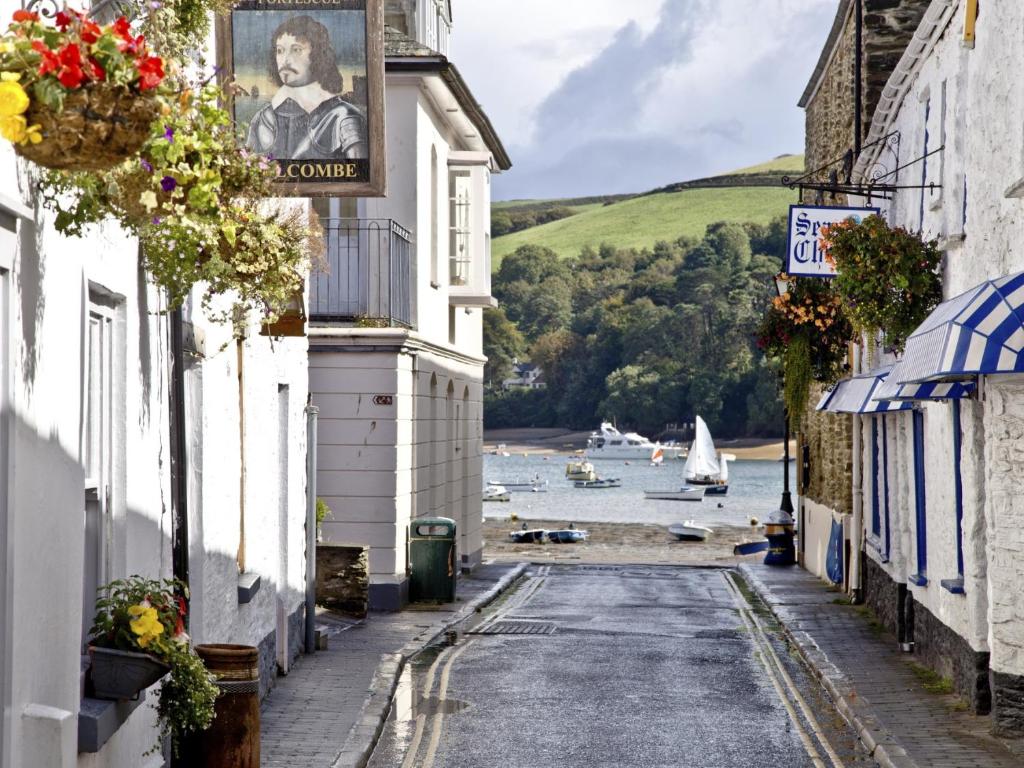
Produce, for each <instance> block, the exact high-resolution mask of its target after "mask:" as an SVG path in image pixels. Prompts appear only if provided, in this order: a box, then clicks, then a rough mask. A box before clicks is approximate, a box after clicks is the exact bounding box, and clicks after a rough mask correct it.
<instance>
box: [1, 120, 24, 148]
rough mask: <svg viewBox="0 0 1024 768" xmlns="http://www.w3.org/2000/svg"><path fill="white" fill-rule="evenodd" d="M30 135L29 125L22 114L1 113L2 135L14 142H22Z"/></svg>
mask: <svg viewBox="0 0 1024 768" xmlns="http://www.w3.org/2000/svg"><path fill="white" fill-rule="evenodd" d="M27 135H28V126H27V123H26V121H25V118H24V117H22V116H21V115H2V114H0V136H3V137H4V138H5V139H7V140H8V141H10V142H12V143H14V144H21V143H22V142H24V141H25V139H26V137H27Z"/></svg>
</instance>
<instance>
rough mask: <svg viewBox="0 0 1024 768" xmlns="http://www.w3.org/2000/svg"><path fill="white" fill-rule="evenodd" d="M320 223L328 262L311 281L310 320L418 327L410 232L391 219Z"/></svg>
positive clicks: (313, 275)
mask: <svg viewBox="0 0 1024 768" xmlns="http://www.w3.org/2000/svg"><path fill="white" fill-rule="evenodd" d="M322 223H323V228H324V237H325V238H326V239H327V253H326V256H325V259H326V262H327V264H326V267H325V268H322V269H321V270H314V272H313V274H312V276H311V278H310V296H309V319H310V321H311V322H313V323H328V324H330V323H343V324H349V323H351V324H355V325H365V326H368V327H401V328H414V327H415V324H416V317H415V306H414V303H413V302H414V296H415V291H414V286H415V284H416V280H415V275H416V272H415V270H416V265H415V261H414V258H413V250H412V237H411V236H410V234H409V231H408V230H407V229H405V228H404V227H402V226H401V225H399V224H398V223H397V222H395V221H393V220H392V219H322Z"/></svg>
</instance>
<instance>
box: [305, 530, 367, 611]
mask: <svg viewBox="0 0 1024 768" xmlns="http://www.w3.org/2000/svg"><path fill="white" fill-rule="evenodd" d="M367 551H368V548H367V547H363V546H347V545H344V544H317V547H316V602H317V605H322V606H324V607H325V608H331V609H333V610H336V611H340V612H341V613H345V614H347V615H349V616H355V617H356V618H360V619H362V618H365V617H366V610H367V602H368V599H369V590H370V574H369V558H368V555H367Z"/></svg>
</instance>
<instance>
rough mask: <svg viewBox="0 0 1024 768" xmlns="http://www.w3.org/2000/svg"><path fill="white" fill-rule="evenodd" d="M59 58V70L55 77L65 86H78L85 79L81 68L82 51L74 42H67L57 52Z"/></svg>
mask: <svg viewBox="0 0 1024 768" xmlns="http://www.w3.org/2000/svg"><path fill="white" fill-rule="evenodd" d="M57 58H58V59H59V60H60V65H61V66H60V72H58V73H57V79H58V80H60V84H61V85H63V86H64V87H65V88H68V89H72V88H78V87H79V86H80V85H81V84H82V81H83V80H85V72H84V71H83V70H82V51H81V50H80V49H79V47H78V45H77V44H76V43H68V44H67V45H65V46H64V47H63V48H61V49H60V50H59V51H58V52H57Z"/></svg>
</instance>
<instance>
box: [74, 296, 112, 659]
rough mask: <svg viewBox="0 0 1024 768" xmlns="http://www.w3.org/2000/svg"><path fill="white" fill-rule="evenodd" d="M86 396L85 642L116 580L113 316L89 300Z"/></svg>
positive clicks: (83, 460) (108, 308)
mask: <svg viewBox="0 0 1024 768" xmlns="http://www.w3.org/2000/svg"><path fill="white" fill-rule="evenodd" d="M90 299H91V301H90V303H89V317H88V332H87V334H86V350H85V365H86V370H85V377H84V382H85V391H84V392H83V393H82V406H83V411H84V418H83V423H82V438H81V440H82V462H83V464H84V468H85V561H84V570H83V579H82V643H83V649H84V647H85V640H86V637H87V635H88V632H89V627H90V626H91V625H92V618H93V614H94V613H95V601H96V590H97V589H98V588H99V587H100V586H101V585H103V584H106V583H107V582H108V581H110V580H111V579H112V578H113V568H112V563H111V555H112V551H111V550H112V542H113V527H114V526H113V504H114V494H115V489H114V487H113V475H114V458H115V448H114V439H115V431H114V417H113V411H114V402H115V400H114V391H113V390H114V369H115V363H114V312H113V310H112V308H111V307H110V306H109V305H107V304H105V303H101V300H99V299H97V297H95V296H90Z"/></svg>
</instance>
